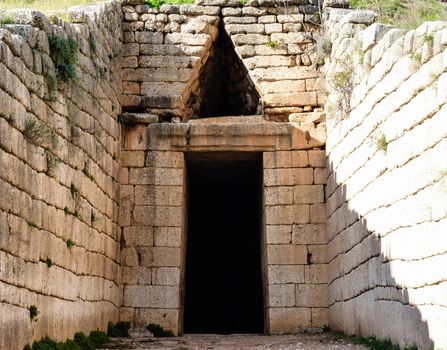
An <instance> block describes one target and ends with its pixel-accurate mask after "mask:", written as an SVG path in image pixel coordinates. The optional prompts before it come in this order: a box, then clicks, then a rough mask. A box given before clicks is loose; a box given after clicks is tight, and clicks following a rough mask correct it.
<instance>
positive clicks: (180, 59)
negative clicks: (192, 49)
mask: <svg viewBox="0 0 447 350" xmlns="http://www.w3.org/2000/svg"><path fill="white" fill-rule="evenodd" d="M198 61H199V58H198V57H194V56H192V57H188V56H140V57H139V58H138V65H139V66H140V67H143V68H168V67H179V68H191V67H194V65H195V64H196V63H197V62H198Z"/></svg>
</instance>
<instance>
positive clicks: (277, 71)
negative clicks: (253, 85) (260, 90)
mask: <svg viewBox="0 0 447 350" xmlns="http://www.w3.org/2000/svg"><path fill="white" fill-rule="evenodd" d="M255 50H256V48H255ZM252 74H253V77H254V78H256V79H259V80H260V81H279V80H298V79H307V78H317V76H318V73H317V71H316V70H315V68H313V67H303V66H298V67H271V68H256V69H253V72H252Z"/></svg>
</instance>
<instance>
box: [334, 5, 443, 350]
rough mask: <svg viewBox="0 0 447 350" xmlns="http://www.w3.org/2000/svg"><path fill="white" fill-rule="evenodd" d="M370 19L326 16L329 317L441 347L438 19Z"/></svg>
mask: <svg viewBox="0 0 447 350" xmlns="http://www.w3.org/2000/svg"><path fill="white" fill-rule="evenodd" d="M374 20H375V15H374V14H373V13H371V12H368V11H346V10H341V9H338V10H331V11H330V14H329V18H328V23H329V31H328V35H329V37H330V40H331V42H332V53H331V55H330V58H329V59H328V61H327V63H328V68H327V72H326V82H327V85H328V89H329V91H330V92H331V93H330V95H329V97H328V104H327V106H326V110H327V112H328V113H327V116H328V120H327V129H328V140H327V153H328V158H329V163H330V167H329V177H328V184H327V206H328V216H329V217H328V239H329V243H328V254H329V256H328V262H329V268H328V282H329V292H330V296H329V304H330V307H329V310H330V312H329V325H330V326H331V327H332V328H334V329H340V330H343V331H344V332H346V333H349V334H360V335H363V336H369V335H375V336H377V337H379V338H382V339H387V338H390V339H391V340H392V341H393V342H396V343H399V344H400V345H402V346H403V345H406V346H409V345H411V344H413V343H414V344H416V345H417V346H418V348H420V349H429V348H432V349H445V348H447V335H446V332H445V330H446V329H447V312H446V310H447V308H446V306H447V304H446V303H447V298H446V295H447V289H446V288H447V281H446V269H445V267H446V266H447V246H446V242H447V241H446V240H445V232H446V227H447V226H446V224H447V191H446V186H447V177H446V175H447V163H446V161H447V157H446V154H447V129H446V127H447V123H446V115H447V103H446V102H447V95H446V91H447V74H446V68H447V23H445V22H431V23H430V22H429V23H425V24H423V25H422V26H420V27H419V28H417V29H416V30H411V31H408V32H404V31H402V30H399V29H395V28H393V27H390V26H385V25H381V24H372V23H373V22H374ZM340 82H343V84H340ZM340 87H348V89H341V88H340Z"/></svg>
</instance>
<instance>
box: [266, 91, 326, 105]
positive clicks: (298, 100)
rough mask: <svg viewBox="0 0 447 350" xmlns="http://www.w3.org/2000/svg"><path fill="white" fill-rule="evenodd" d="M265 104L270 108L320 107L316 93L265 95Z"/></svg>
mask: <svg viewBox="0 0 447 350" xmlns="http://www.w3.org/2000/svg"><path fill="white" fill-rule="evenodd" d="M264 102H265V104H266V106H269V107H285V106H316V105H318V99H317V94H316V93H315V92H297V93H279V94H274V93H273V94H266V95H264Z"/></svg>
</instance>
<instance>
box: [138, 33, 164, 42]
mask: <svg viewBox="0 0 447 350" xmlns="http://www.w3.org/2000/svg"><path fill="white" fill-rule="evenodd" d="M135 41H136V42H138V43H140V44H162V43H163V33H161V32H148V31H144V32H135Z"/></svg>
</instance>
